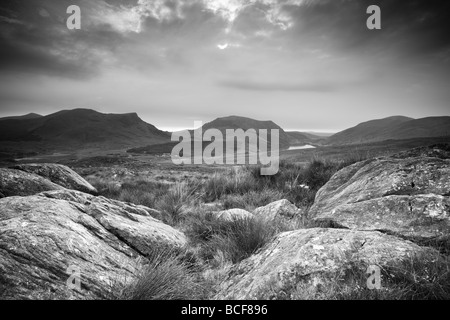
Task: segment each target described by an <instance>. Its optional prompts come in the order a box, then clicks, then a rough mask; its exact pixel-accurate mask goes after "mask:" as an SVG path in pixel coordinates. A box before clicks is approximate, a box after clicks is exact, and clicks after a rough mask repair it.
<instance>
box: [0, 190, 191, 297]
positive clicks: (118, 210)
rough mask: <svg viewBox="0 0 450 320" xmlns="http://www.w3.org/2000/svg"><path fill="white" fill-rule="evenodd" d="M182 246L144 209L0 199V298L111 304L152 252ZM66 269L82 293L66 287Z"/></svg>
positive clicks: (52, 197) (70, 199)
mask: <svg viewBox="0 0 450 320" xmlns="http://www.w3.org/2000/svg"><path fill="white" fill-rule="evenodd" d="M60 199H65V200H60ZM185 244H186V239H185V237H184V235H183V234H182V233H180V232H179V231H177V230H175V229H173V228H171V227H170V226H167V225H165V224H163V223H161V222H160V221H158V220H156V219H154V218H152V217H151V216H150V215H149V213H148V211H146V210H145V207H140V206H132V205H129V204H125V203H119V202H117V201H110V200H108V199H105V198H102V197H94V196H92V195H88V194H84V193H81V192H76V191H69V190H65V191H53V192H46V193H43V194H41V195H39V196H29V197H9V198H4V199H1V200H0V257H1V258H0V285H1V288H0V291H1V294H2V297H3V298H6V299H8V298H13V299H81V298H83V299H84V298H96V299H99V298H100V299H103V298H111V297H112V294H113V293H114V290H113V286H118V287H121V286H123V285H124V284H125V283H127V282H128V281H130V280H132V279H133V278H134V276H135V274H136V268H138V267H139V266H140V263H139V261H140V260H142V261H145V256H146V255H147V254H148V253H150V252H152V250H154V249H155V248H162V247H168V248H174V247H180V246H183V245H185ZM71 267H72V268H75V269H72V270H80V275H81V290H78V289H70V288H68V286H67V283H66V282H67V280H68V278H69V273H70V272H69V271H70V270H69V271H68V268H71Z"/></svg>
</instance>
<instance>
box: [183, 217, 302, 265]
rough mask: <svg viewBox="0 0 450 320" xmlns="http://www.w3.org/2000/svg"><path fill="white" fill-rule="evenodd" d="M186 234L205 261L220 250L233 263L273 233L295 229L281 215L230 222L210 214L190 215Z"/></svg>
mask: <svg viewBox="0 0 450 320" xmlns="http://www.w3.org/2000/svg"><path fill="white" fill-rule="evenodd" d="M186 223H187V228H186V234H187V236H188V237H189V239H190V242H191V244H192V245H194V246H199V247H200V255H201V257H202V258H203V259H205V260H206V261H208V260H212V259H214V258H215V256H216V255H217V254H218V252H220V254H221V255H222V256H223V257H225V259H226V260H228V261H231V262H232V263H237V262H239V261H242V260H243V259H245V258H248V257H249V256H251V255H252V254H253V253H255V252H256V251H257V250H258V249H260V248H261V247H263V246H264V245H265V244H266V243H268V242H269V241H270V240H271V239H272V238H273V237H274V236H276V235H277V234H279V233H281V232H284V231H290V230H294V229H295V228H297V226H298V224H295V223H290V222H289V221H286V220H284V219H283V218H280V219H275V220H270V221H269V220H265V219H262V218H257V217H252V218H245V219H235V220H232V221H227V220H222V219H220V218H217V217H216V216H215V215H214V214H212V213H206V214H197V215H192V216H191V217H190V218H189V220H188V221H186Z"/></svg>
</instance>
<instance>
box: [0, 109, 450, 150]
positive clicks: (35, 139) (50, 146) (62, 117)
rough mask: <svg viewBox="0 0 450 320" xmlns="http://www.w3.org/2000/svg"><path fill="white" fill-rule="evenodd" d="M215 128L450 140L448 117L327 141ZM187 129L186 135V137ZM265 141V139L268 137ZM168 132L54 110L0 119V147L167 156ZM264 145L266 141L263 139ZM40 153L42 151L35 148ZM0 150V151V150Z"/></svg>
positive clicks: (355, 140)
mask: <svg viewBox="0 0 450 320" xmlns="http://www.w3.org/2000/svg"><path fill="white" fill-rule="evenodd" d="M208 129H218V130H219V131H221V132H222V133H223V134H224V136H225V133H226V129H243V130H244V131H246V130H248V129H256V130H259V129H267V130H268V132H269V133H270V130H271V129H278V130H279V132H280V148H281V149H288V148H289V147H290V146H300V145H306V144H312V145H315V146H341V145H355V144H365V143H374V142H380V141H385V140H404V139H412V138H433V137H447V136H450V117H428V118H422V119H413V118H408V117H403V116H395V117H389V118H384V119H379V120H371V121H368V122H364V123H361V124H358V125H357V126H355V127H353V128H349V129H346V130H344V131H341V132H339V133H336V134H334V135H332V136H330V137H327V136H325V135H323V134H317V135H316V134H311V133H308V132H293V131H289V132H286V131H285V130H283V129H282V128H281V127H280V126H279V125H277V124H276V123H274V122H273V121H259V120H254V119H250V118H245V117H238V116H230V117H223V118H218V119H216V120H213V121H211V122H209V123H206V124H205V125H204V126H203V127H202V131H203V132H204V131H206V130H208ZM192 133H193V131H191V134H192ZM269 138H270V136H269ZM170 140H171V133H170V132H165V131H162V130H159V129H157V128H156V127H155V126H153V125H151V124H149V123H146V122H145V121H143V120H142V119H140V118H139V116H138V115H137V114H136V113H128V114H103V113H100V112H97V111H94V110H90V109H75V110H64V111H59V112H56V113H53V114H50V115H47V116H41V115H38V114H35V113H31V114H28V115H24V116H18V117H7V118H0V147H3V146H4V145H7V144H8V145H9V146H11V145H15V146H17V147H19V146H20V145H21V143H23V144H24V145H26V146H28V147H29V146H34V145H39V146H45V148H44V149H46V150H53V151H55V150H58V151H59V150H61V149H64V150H77V149H83V148H98V149H102V150H115V149H130V148H135V149H133V150H132V151H133V152H144V153H148V152H152V151H154V150H158V152H160V151H164V152H170V151H169V150H170V148H172V147H173V145H174V143H173V142H171V141H170ZM268 140H269V141H270V139H268ZM41 149H42V148H41ZM0 151H1V150H0Z"/></svg>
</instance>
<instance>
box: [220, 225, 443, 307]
mask: <svg viewBox="0 0 450 320" xmlns="http://www.w3.org/2000/svg"><path fill="white" fill-rule="evenodd" d="M427 253H430V254H432V253H433V254H435V253H436V252H435V251H434V250H433V249H429V248H422V247H419V246H418V245H416V244H414V243H412V242H410V241H406V240H401V239H399V238H397V237H394V236H389V235H386V234H383V233H380V232H363V231H352V230H344V229H304V230H298V231H292V232H286V233H282V234H280V235H279V236H277V237H276V238H275V240H273V241H272V242H271V243H269V244H268V245H266V246H265V247H264V248H262V249H261V250H260V251H258V252H257V253H256V254H255V255H253V256H251V257H250V258H248V259H246V260H244V261H242V262H241V263H240V264H238V265H236V266H234V267H232V268H231V269H230V270H229V272H228V274H227V278H226V280H225V281H224V282H223V283H222V284H221V285H220V287H219V290H218V293H217V294H216V296H215V298H216V299H227V300H228V299H232V300H235V299H236V300H270V299H277V298H280V295H281V294H282V293H285V294H286V295H287V296H283V297H281V298H283V299H289V298H290V297H289V292H290V291H291V290H293V289H295V288H303V289H304V290H308V291H309V293H310V297H311V298H313V297H314V295H315V294H317V295H319V294H320V289H319V288H320V286H317V285H316V284H318V283H326V282H327V281H328V280H327V279H328V276H329V275H330V274H332V273H333V272H335V271H336V270H339V269H341V268H343V267H345V266H346V265H348V264H349V263H350V262H358V261H360V262H364V263H365V264H367V265H383V264H386V263H388V262H392V261H397V260H401V259H404V258H406V257H408V256H412V255H414V254H427ZM364 271H365V270H364ZM303 289H302V290H303Z"/></svg>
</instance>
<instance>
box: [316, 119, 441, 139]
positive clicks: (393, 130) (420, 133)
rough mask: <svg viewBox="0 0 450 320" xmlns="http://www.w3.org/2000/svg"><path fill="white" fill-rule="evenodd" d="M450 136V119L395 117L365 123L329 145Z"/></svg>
mask: <svg viewBox="0 0 450 320" xmlns="http://www.w3.org/2000/svg"><path fill="white" fill-rule="evenodd" d="M445 136H450V117H428V118H422V119H413V118H408V117H403V116H394V117H388V118H384V119H378V120H371V121H367V122H363V123H361V124H359V125H357V126H355V127H353V128H349V129H347V130H344V131H341V132H339V133H337V134H335V135H333V136H331V137H329V138H327V139H325V140H324V143H325V144H327V145H352V144H363V143H371V142H380V141H385V140H405V139H412V138H433V137H445Z"/></svg>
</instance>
